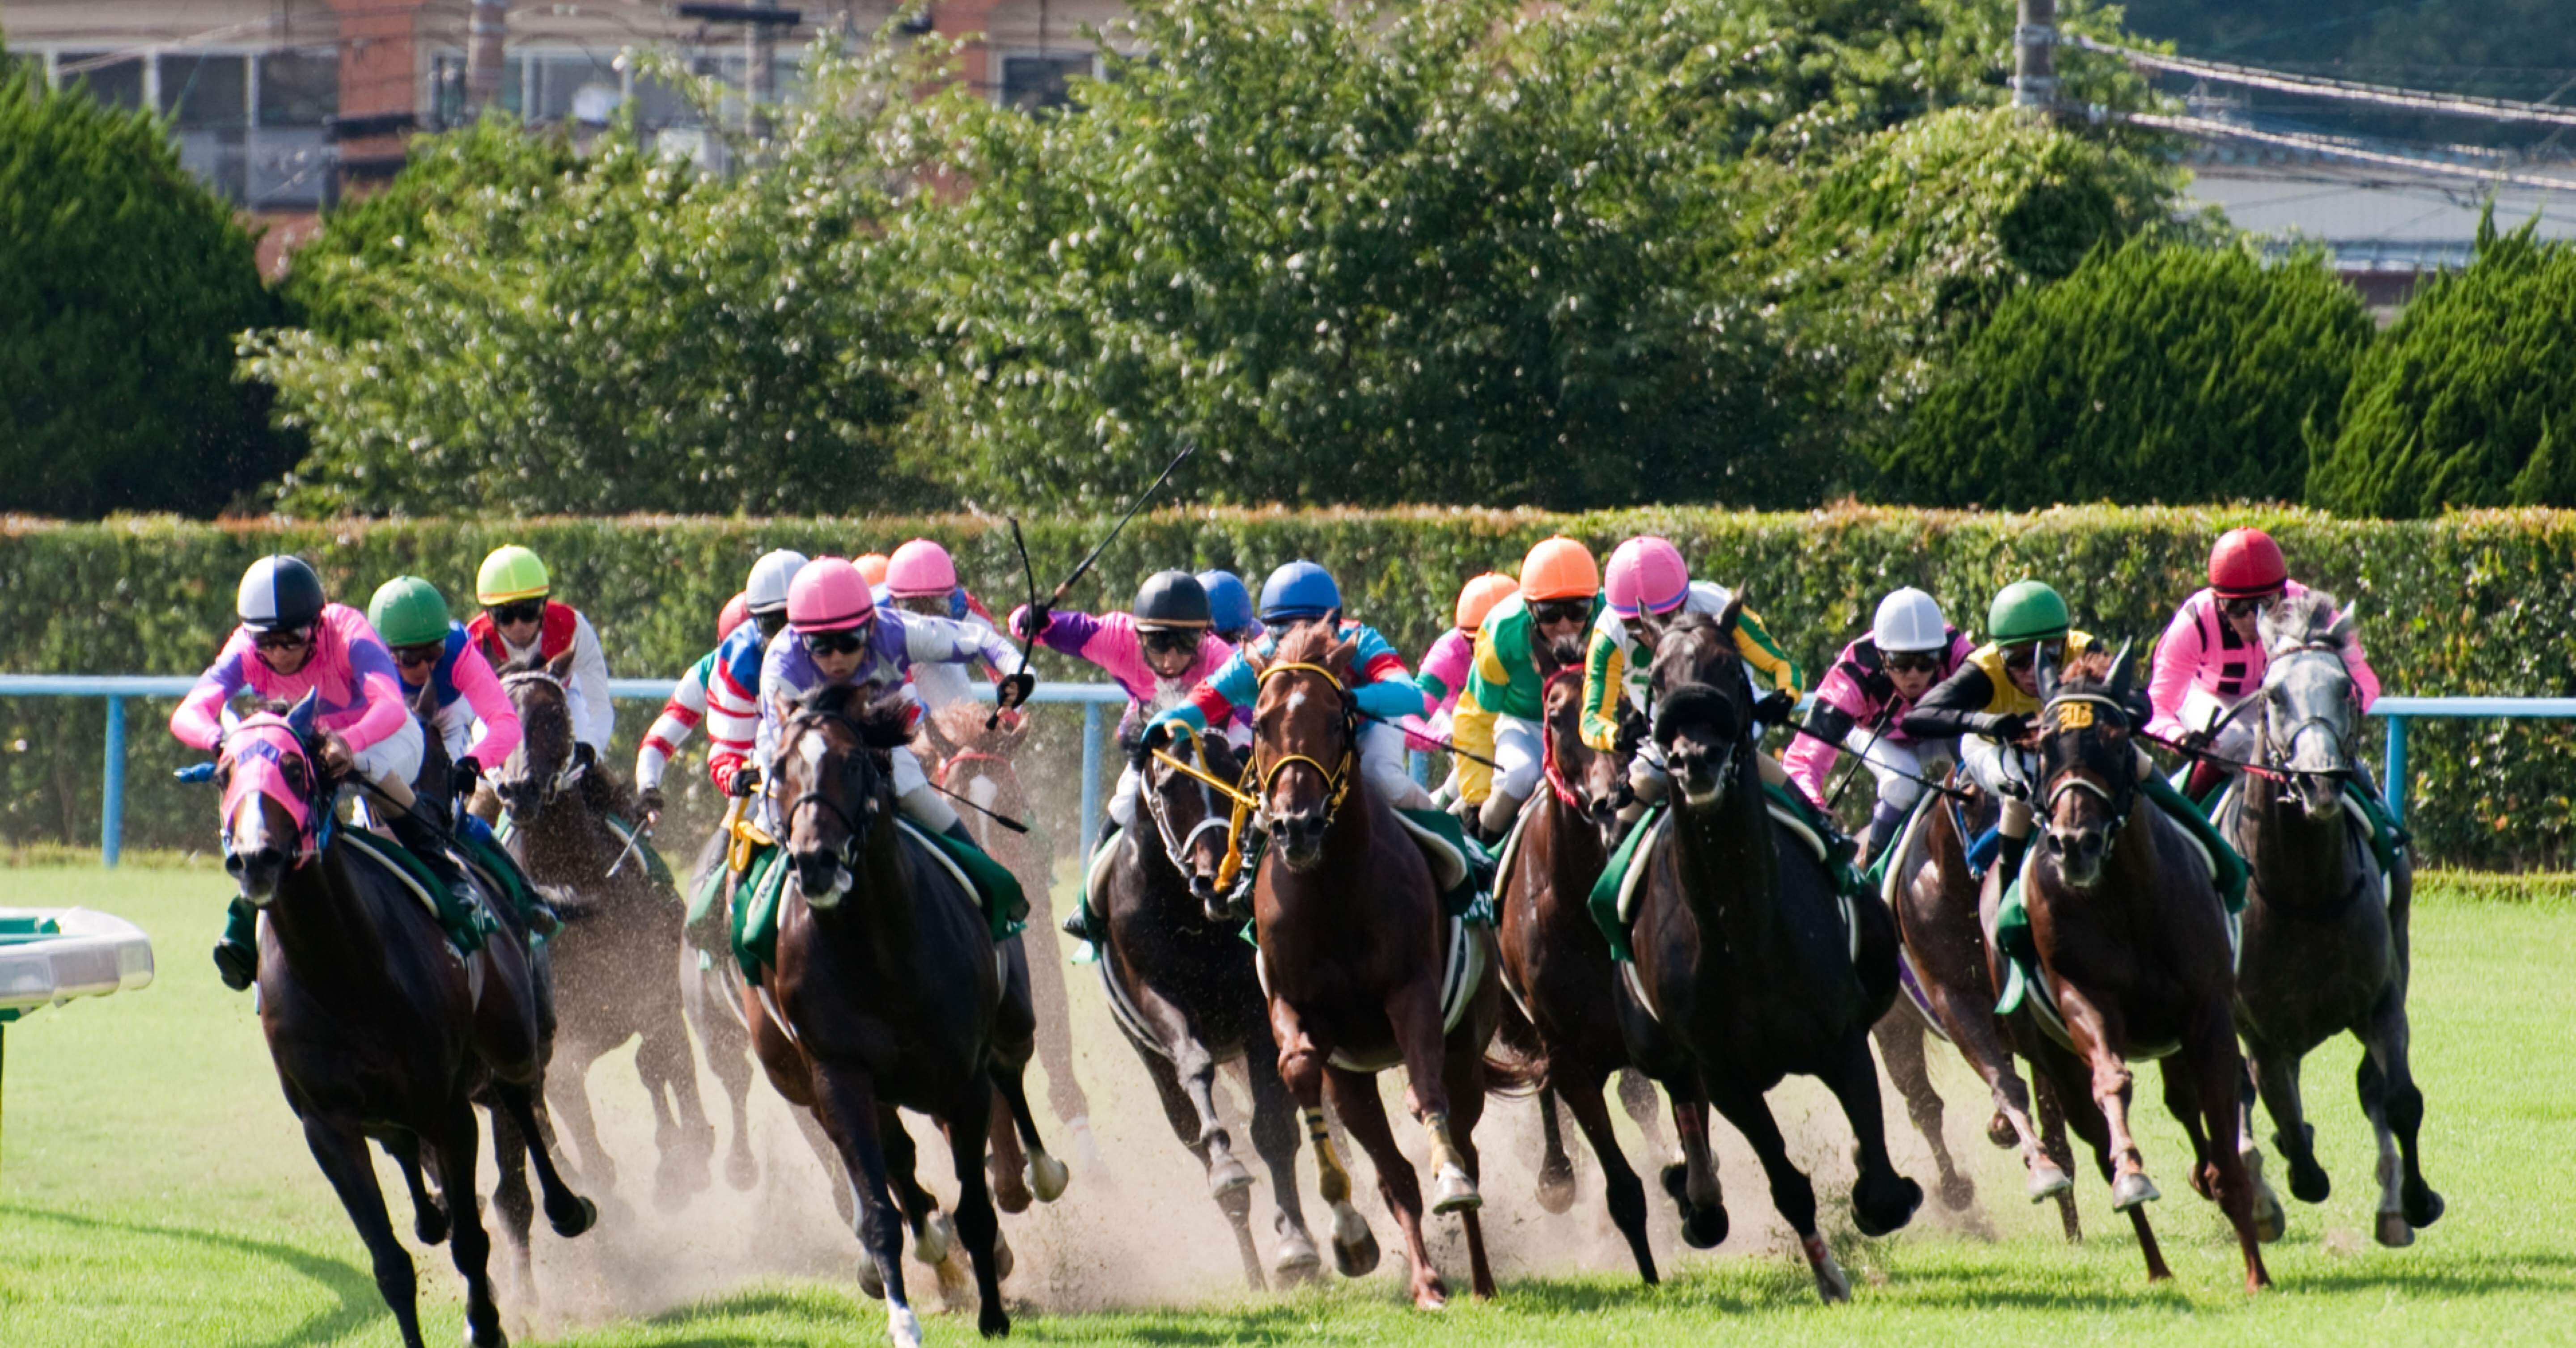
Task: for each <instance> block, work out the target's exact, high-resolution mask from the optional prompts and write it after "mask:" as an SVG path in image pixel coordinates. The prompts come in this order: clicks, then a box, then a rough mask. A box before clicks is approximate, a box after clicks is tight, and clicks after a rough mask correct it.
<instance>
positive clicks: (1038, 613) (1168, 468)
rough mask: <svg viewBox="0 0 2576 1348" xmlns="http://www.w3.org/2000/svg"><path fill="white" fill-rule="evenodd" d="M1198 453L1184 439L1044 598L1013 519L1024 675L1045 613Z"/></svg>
mask: <svg viewBox="0 0 2576 1348" xmlns="http://www.w3.org/2000/svg"><path fill="white" fill-rule="evenodd" d="M1198 452H1199V442H1198V441H1196V440H1190V441H1186V442H1184V443H1183V444H1182V445H1181V452H1180V453H1178V454H1175V455H1173V456H1172V461H1171V462H1170V463H1167V464H1164V465H1163V471H1162V472H1161V473H1159V474H1157V475H1156V476H1155V478H1154V480H1153V481H1152V482H1151V483H1149V484H1147V486H1146V488H1145V490H1143V491H1141V492H1138V493H1137V494H1136V499H1135V500H1134V501H1131V502H1129V503H1128V505H1127V513H1125V514H1123V515H1120V516H1119V517H1118V522H1117V523H1116V524H1113V525H1111V526H1109V533H1108V535H1107V536H1106V537H1103V538H1102V539H1101V540H1100V542H1099V543H1098V544H1096V545H1094V546H1093V548H1092V549H1091V552H1090V554H1089V555H1088V556H1085V557H1084V558H1083V559H1082V560H1081V561H1080V562H1079V563H1077V564H1075V566H1074V568H1073V571H1072V573H1071V574H1069V575H1067V576H1066V577H1065V578H1064V582H1063V583H1062V584H1060V585H1058V586H1056V587H1055V590H1054V592H1053V593H1051V594H1049V595H1048V596H1047V597H1046V598H1044V599H1040V598H1038V582H1037V572H1036V569H1035V568H1034V567H1032V566H1030V565H1029V549H1028V545H1027V544H1026V543H1024V542H1022V541H1021V540H1020V522H1019V520H1018V519H1016V518H1014V519H1013V520H1012V521H1011V546H1013V547H1015V548H1017V549H1019V553H1020V573H1021V576H1022V578H1023V579H1024V580H1025V581H1026V582H1027V584H1028V587H1029V617H1028V623H1029V630H1028V632H1027V634H1026V635H1024V636H1022V637H1021V638H1020V670H1019V672H1020V673H1021V674H1026V673H1028V672H1029V657H1030V656H1031V655H1032V654H1033V653H1034V652H1035V651H1036V650H1037V642H1038V637H1037V634H1038V629H1039V628H1041V627H1043V626H1045V625H1046V615H1047V614H1048V613H1050V612H1052V611H1053V610H1054V608H1055V606H1056V605H1058V604H1061V603H1063V602H1064V598H1065V596H1066V595H1069V594H1071V593H1073V587H1074V586H1076V585H1078V584H1080V583H1081V582H1082V578H1083V577H1084V576H1086V575H1088V574H1090V572H1091V566H1092V563H1094V562H1097V561H1099V560H1100V554H1102V553H1104V552H1107V551H1108V550H1109V545H1110V544H1112V543H1115V542H1117V541H1118V535H1120V534H1121V533H1124V532H1126V529H1127V521H1129V520H1132V519H1134V518H1136V512H1137V511H1139V510H1142V509H1144V508H1145V503H1146V502H1147V501H1150V500H1152V499H1154V493H1156V492H1158V491H1161V490H1162V489H1163V484H1164V483H1166V482H1169V481H1171V480H1172V470H1174V469H1176V468H1179V467H1180V466H1181V461H1182V460H1184V459H1187V458H1188V457H1189V456H1191V455H1193V454H1196V453H1198ZM1001 719H1002V711H1001V708H1000V707H998V706H996V707H995V708H994V709H993V714H992V715H991V716H990V717H988V718H986V719H985V722H984V728H985V729H986V730H990V729H992V728H993V727H994V726H995V725H998V724H1000V722H1001Z"/></svg>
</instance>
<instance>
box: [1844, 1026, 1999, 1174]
mask: <svg viewBox="0 0 2576 1348" xmlns="http://www.w3.org/2000/svg"><path fill="white" fill-rule="evenodd" d="M1870 1036H1871V1037H1872V1038H1874V1039H1876V1040H1877V1041H1878V1056H1879V1060H1880V1061H1881V1062H1883V1063H1885V1064H1886V1065H1887V1079H1888V1080H1890V1081H1892V1082H1894V1083H1896V1093H1897V1094H1899V1095H1902V1096H1904V1097H1905V1114H1906V1117H1907V1118H1909V1119H1911V1120H1913V1123H1914V1131H1916V1132H1918V1133H1921V1134H1922V1135H1923V1142H1924V1145H1926V1146H1928V1147H1930V1148H1931V1149H1932V1165H1933V1168H1934V1169H1936V1170H1939V1171H1940V1172H1941V1206H1943V1207H1945V1208H1948V1209H1950V1210H1951V1211H1952V1212H1959V1211H1962V1210H1964V1209H1965V1208H1966V1207H1967V1206H1968V1204H1969V1203H1971V1202H1973V1201H1975V1200H1976V1197H1977V1186H1976V1185H1975V1184H1974V1183H1973V1182H1971V1181H1970V1180H1969V1179H1968V1177H1967V1176H1965V1175H1962V1174H1960V1173H1959V1167H1958V1165H1957V1164H1956V1163H1955V1162H1953V1161H1952V1160H1951V1159H1950V1144H1949V1141H1948V1140H1947V1139H1946V1138H1944V1137H1943V1136H1942V1133H1941V1093H1940V1092H1938V1091H1936V1090H1934V1089H1932V1066H1931V1063H1930V1062H1929V1061H1928V1060H1927V1059H1926V1058H1925V1057H1924V1053H1923V1038H1924V1035H1923V1018H1922V1015H1921V1014H1920V1013H1919V1012H1917V1011H1916V1010H1915V1009H1914V1005H1913V1003H1911V1002H1908V1001H1906V1000H1905V999H1903V998H1901V997H1900V998H1898V999H1897V1004H1896V1005H1895V1006H1892V1007H1889V1008H1888V1011H1887V1014H1886V1015H1884V1016H1881V1017H1879V1018H1878V1024H1877V1025H1875V1026H1873V1027H1871V1029H1870Z"/></svg>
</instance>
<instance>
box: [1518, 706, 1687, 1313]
mask: <svg viewBox="0 0 2576 1348" xmlns="http://www.w3.org/2000/svg"><path fill="white" fill-rule="evenodd" d="M1541 705H1542V709H1543V712H1544V715H1545V726H1544V730H1545V734H1546V736H1547V740H1546V768H1547V772H1546V783H1545V785H1546V789H1545V790H1543V791H1539V792H1536V793H1534V794H1533V795H1532V796H1531V799H1530V803H1529V804H1528V805H1527V806H1525V807H1523V809H1522V818H1521V822H1520V825H1519V827H1518V830H1517V832H1516V834H1515V838H1514V841H1513V842H1512V843H1511V844H1510V851H1509V853H1508V855H1507V856H1506V857H1505V858H1504V861H1503V869H1502V871H1501V872H1500V873H1499V874H1498V875H1497V876H1496V877H1495V880H1494V909H1495V914H1494V917H1495V930H1494V938H1495V945H1496V946H1497V947H1498V949H1499V953H1500V956H1501V960H1502V965H1501V968H1502V980H1503V990H1504V991H1505V992H1506V993H1507V994H1508V995H1509V996H1510V997H1511V999H1512V1001H1513V1003H1514V1004H1515V1005H1516V1006H1517V1007H1518V1008H1519V1010H1520V1012H1521V1015H1522V1017H1523V1018H1524V1019H1521V1020H1519V1021H1518V1022H1517V1023H1514V1022H1513V1021H1511V1020H1509V1019H1507V1020H1506V1023H1505V1029H1504V1031H1503V1033H1504V1037H1505V1038H1506V1039H1507V1040H1509V1039H1511V1038H1513V1037H1514V1036H1515V1035H1516V1034H1525V1035H1527V1036H1528V1037H1529V1039H1530V1043H1529V1044H1528V1045H1527V1046H1526V1051H1527V1054H1528V1056H1530V1057H1531V1058H1533V1059H1534V1060H1535V1061H1536V1062H1538V1063H1539V1064H1541V1067H1540V1071H1539V1108H1540V1110H1541V1111H1543V1112H1542V1114H1541V1118H1542V1120H1543V1121H1544V1122H1545V1123H1547V1124H1549V1125H1553V1124H1554V1122H1555V1117H1554V1116H1555V1103H1554V1102H1555V1101H1556V1100H1558V1099H1562V1100H1563V1101H1564V1102H1565V1107H1566V1109H1567V1110H1568V1111H1569V1112H1571V1113H1572V1114H1573V1115H1574V1122H1575V1124H1576V1126H1577V1127H1580V1128H1581V1129H1582V1130H1583V1136H1584V1140H1585V1141H1587V1142H1589V1143H1591V1144H1592V1154H1593V1155H1594V1157H1596V1158H1597V1159H1598V1160H1599V1161H1600V1163H1601V1177H1602V1190H1603V1198H1604V1200H1605V1201H1606V1203H1607V1205H1608V1207H1609V1210H1610V1220H1611V1221H1612V1222H1613V1223H1615V1224H1616V1225H1617V1226H1618V1228H1619V1234H1620V1235H1622V1236H1624V1237H1626V1238H1627V1241H1628V1250H1629V1252H1630V1253H1631V1254H1632V1255H1634V1256H1635V1257H1636V1260H1637V1275H1638V1276H1639V1277H1641V1278H1643V1279H1644V1280H1645V1281H1646V1282H1647V1284H1648V1285H1650V1286H1651V1285H1652V1284H1653V1283H1654V1282H1655V1281H1656V1277H1655V1255H1654V1251H1653V1250H1652V1249H1651V1248H1650V1247H1649V1246H1648V1245H1647V1243H1646V1189H1645V1185H1644V1184H1643V1183H1641V1182H1640V1181H1639V1180H1638V1178H1637V1172H1636V1171H1635V1170H1633V1169H1631V1168H1630V1167H1629V1165H1628V1158H1627V1156H1626V1155H1625V1154H1624V1153H1623V1152H1621V1151H1620V1149H1619V1139H1618V1135H1617V1134H1616V1133H1614V1132H1613V1131H1612V1130H1611V1126H1610V1110H1609V1106H1608V1105H1607V1103H1606V1102H1604V1100H1603V1099H1602V1087H1603V1086H1604V1085H1605V1084H1607V1083H1608V1081H1609V1079H1610V1075H1611V1073H1613V1072H1615V1071H1618V1070H1619V1069H1621V1068H1624V1067H1626V1066H1627V1065H1628V1046H1627V1042H1626V1040H1625V1039H1623V1038H1622V1037H1621V1035H1620V1031H1619V1013H1618V1002H1617V999H1618V997H1619V995H1620V990H1619V975H1618V970H1617V965H1616V963H1615V962H1614V961H1613V960H1612V958H1611V954H1610V943H1609V942H1608V941H1607V940H1604V939H1603V938H1602V935H1601V929H1600V928H1599V927H1597V926H1595V925H1593V922H1592V915H1591V912H1590V910H1589V909H1588V907H1587V906H1586V901H1587V899H1588V898H1589V897H1590V895H1591V893H1592V885H1593V882H1594V881H1595V880H1598V879H1599V878H1600V876H1601V869H1602V867H1603V866H1604V865H1606V864H1607V863H1608V861H1609V850H1608V848H1607V846H1606V845H1605V840H1604V836H1603V830H1604V827H1605V826H1606V825H1607V824H1608V823H1609V822H1610V821H1611V820H1612V819H1613V818H1614V817H1615V815H1614V808H1613V802H1612V800H1611V799H1610V798H1608V797H1603V798H1601V799H1600V800H1599V803H1598V805H1597V806H1596V805H1595V804H1594V803H1592V802H1591V801H1590V800H1587V798H1586V797H1585V796H1584V795H1583V794H1582V789H1583V788H1582V786H1581V785H1580V784H1581V783H1583V782H1585V781H1586V780H1587V777H1588V776H1589V774H1590V773H1591V770H1592V768H1593V765H1594V760H1595V759H1598V758H1603V757H1606V755H1601V754H1597V753H1595V752H1594V751H1593V750H1592V749H1591V748H1589V747H1588V746H1586V745H1585V744H1584V743H1583V739H1582V735H1581V733H1580V726H1581V722H1582V719H1583V667H1582V666H1581V665H1572V666H1565V667H1560V668H1559V669H1558V670H1557V671H1556V672H1555V673H1553V674H1551V675H1549V676H1548V679H1547V683H1546V686H1545V688H1544V690H1543V692H1542V695H1541ZM1549 1131H1550V1133H1551V1134H1553V1133H1554V1131H1555V1130H1554V1128H1553V1127H1552V1126H1551V1127H1550V1129H1549ZM1548 1173H1549V1172H1548V1170H1547V1169H1545V1168H1543V1169H1542V1171H1541V1174H1542V1178H1543V1179H1544V1177H1545V1176H1546V1175H1547V1174H1548ZM1562 1183H1563V1184H1564V1186H1565V1190H1564V1197H1565V1199H1566V1200H1567V1201H1570V1200H1571V1199H1572V1193H1571V1189H1572V1184H1573V1176H1572V1173H1571V1171H1570V1170H1569V1171H1567V1172H1565V1173H1564V1175H1563V1179H1562ZM1540 1202H1541V1204H1542V1206H1546V1205H1549V1204H1550V1202H1551V1199H1550V1198H1549V1196H1548V1194H1547V1193H1546V1192H1545V1191H1544V1190H1543V1191H1542V1195H1541V1199H1540ZM1555 1210H1557V1211H1563V1210H1564V1208H1563V1206H1562V1205H1557V1206H1556V1207H1555Z"/></svg>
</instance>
